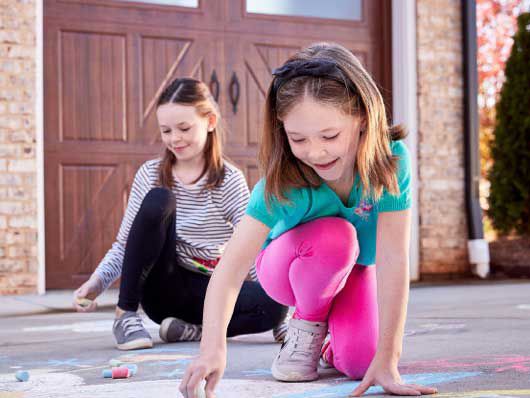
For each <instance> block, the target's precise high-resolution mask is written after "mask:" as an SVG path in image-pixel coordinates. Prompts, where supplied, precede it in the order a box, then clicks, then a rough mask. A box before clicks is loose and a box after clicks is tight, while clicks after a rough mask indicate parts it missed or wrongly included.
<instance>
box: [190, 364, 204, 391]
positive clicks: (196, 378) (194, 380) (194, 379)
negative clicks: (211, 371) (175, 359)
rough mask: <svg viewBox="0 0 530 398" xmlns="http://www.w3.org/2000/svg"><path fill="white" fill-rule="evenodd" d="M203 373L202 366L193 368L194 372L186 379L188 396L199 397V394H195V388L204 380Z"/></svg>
mask: <svg viewBox="0 0 530 398" xmlns="http://www.w3.org/2000/svg"><path fill="white" fill-rule="evenodd" d="M205 373H206V372H205V371H204V369H202V368H197V369H195V372H194V373H193V374H192V375H191V377H190V379H189V380H188V385H187V392H188V398H199V396H198V395H197V389H198V388H199V386H200V383H201V381H202V380H204V376H205Z"/></svg>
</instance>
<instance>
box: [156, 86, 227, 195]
mask: <svg viewBox="0 0 530 398" xmlns="http://www.w3.org/2000/svg"><path fill="white" fill-rule="evenodd" d="M165 104H183V105H192V106H194V107H195V109H196V111H197V113H198V114H199V115H201V116H202V117H208V116H209V115H210V114H215V115H216V117H217V125H216V126H215V128H214V129H213V131H211V132H208V137H207V139H206V144H205V146H204V158H205V164H204V170H203V171H202V173H201V175H200V176H199V177H198V178H197V179H196V180H195V181H194V182H197V181H199V180H200V179H201V178H202V176H203V175H204V174H206V173H208V179H207V181H206V188H208V189H211V188H215V187H218V186H219V185H221V183H222V182H223V178H224V175H225V169H224V162H223V145H222V141H223V135H224V131H223V128H222V123H221V113H220V111H219V106H218V105H217V103H216V102H215V100H214V98H213V97H212V95H211V93H210V90H209V89H208V87H207V86H206V84H204V83H203V82H201V81H199V80H196V79H191V78H180V79H175V80H173V81H172V82H171V84H170V85H169V86H167V87H166V88H165V89H164V91H163V92H162V94H161V95H160V97H159V98H158V101H157V103H156V107H157V109H158V107H160V106H161V105H165ZM176 162H177V158H176V157H175V155H174V154H173V153H172V152H171V151H170V150H169V149H167V148H166V149H165V150H164V155H163V157H162V162H161V164H160V169H159V173H158V180H159V184H160V185H161V186H164V187H166V188H171V187H172V186H173V183H174V179H173V174H172V168H173V165H174V164H175V163H176Z"/></svg>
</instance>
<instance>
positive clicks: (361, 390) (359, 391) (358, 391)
mask: <svg viewBox="0 0 530 398" xmlns="http://www.w3.org/2000/svg"><path fill="white" fill-rule="evenodd" d="M371 386H372V382H371V381H370V380H365V379H363V381H361V384H359V385H358V386H357V388H356V389H355V390H353V392H352V393H351V394H350V397H360V396H361V395H363V394H364V393H365V392H366V390H368V389H369V388H370V387H371Z"/></svg>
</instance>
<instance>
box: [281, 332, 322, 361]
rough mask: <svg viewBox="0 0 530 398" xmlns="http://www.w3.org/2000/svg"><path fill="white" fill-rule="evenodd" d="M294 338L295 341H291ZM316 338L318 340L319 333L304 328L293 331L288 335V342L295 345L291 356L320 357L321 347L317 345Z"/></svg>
mask: <svg viewBox="0 0 530 398" xmlns="http://www.w3.org/2000/svg"><path fill="white" fill-rule="evenodd" d="M293 338H294V341H291V339H293ZM316 340H318V334H315V333H311V332H305V331H303V330H296V331H293V333H292V334H290V335H289V336H287V341H288V344H292V345H293V349H292V350H291V356H294V355H303V356H306V357H307V356H311V357H318V356H319V355H320V347H317V346H316Z"/></svg>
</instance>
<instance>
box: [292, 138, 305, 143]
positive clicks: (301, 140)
mask: <svg viewBox="0 0 530 398" xmlns="http://www.w3.org/2000/svg"><path fill="white" fill-rule="evenodd" d="M291 141H292V142H294V143H295V144H300V143H302V142H304V141H305V138H299V139H297V140H295V139H294V138H291Z"/></svg>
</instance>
